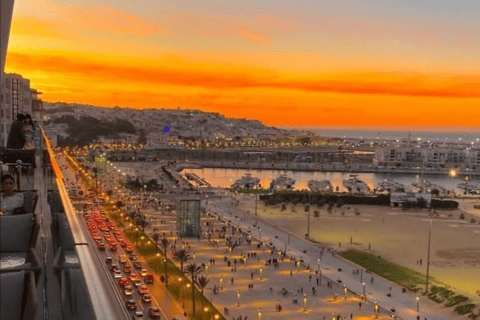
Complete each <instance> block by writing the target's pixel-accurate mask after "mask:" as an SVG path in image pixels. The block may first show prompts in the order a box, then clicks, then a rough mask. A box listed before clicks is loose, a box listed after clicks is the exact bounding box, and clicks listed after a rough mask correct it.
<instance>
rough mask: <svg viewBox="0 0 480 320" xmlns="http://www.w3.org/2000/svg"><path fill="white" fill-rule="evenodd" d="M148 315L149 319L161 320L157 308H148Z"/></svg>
mask: <svg viewBox="0 0 480 320" xmlns="http://www.w3.org/2000/svg"><path fill="white" fill-rule="evenodd" d="M148 315H149V316H150V318H152V319H155V320H159V319H161V318H162V315H161V313H160V308H159V307H150V308H148Z"/></svg>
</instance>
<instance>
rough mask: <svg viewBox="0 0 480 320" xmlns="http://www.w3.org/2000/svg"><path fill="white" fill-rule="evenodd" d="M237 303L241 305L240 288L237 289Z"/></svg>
mask: <svg viewBox="0 0 480 320" xmlns="http://www.w3.org/2000/svg"><path fill="white" fill-rule="evenodd" d="M237 304H238V307H240V290H237Z"/></svg>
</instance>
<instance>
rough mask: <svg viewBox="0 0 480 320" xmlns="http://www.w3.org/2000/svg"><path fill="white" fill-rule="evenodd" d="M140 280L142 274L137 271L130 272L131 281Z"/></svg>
mask: <svg viewBox="0 0 480 320" xmlns="http://www.w3.org/2000/svg"><path fill="white" fill-rule="evenodd" d="M137 280H140V276H139V275H138V274H137V273H132V274H130V281H132V282H133V281H137Z"/></svg>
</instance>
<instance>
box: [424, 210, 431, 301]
mask: <svg viewBox="0 0 480 320" xmlns="http://www.w3.org/2000/svg"><path fill="white" fill-rule="evenodd" d="M431 236H432V215H430V220H429V224H428V251H427V279H426V284H425V293H428V276H429V272H430V239H431Z"/></svg>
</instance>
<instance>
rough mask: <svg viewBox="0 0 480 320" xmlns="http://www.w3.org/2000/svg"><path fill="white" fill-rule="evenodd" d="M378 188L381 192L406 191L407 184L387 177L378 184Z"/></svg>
mask: <svg viewBox="0 0 480 320" xmlns="http://www.w3.org/2000/svg"><path fill="white" fill-rule="evenodd" d="M378 189H379V191H380V192H382V191H388V192H396V191H405V185H403V184H401V183H399V182H395V181H393V180H388V179H385V180H383V181H382V182H380V183H379V184H378Z"/></svg>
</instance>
